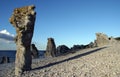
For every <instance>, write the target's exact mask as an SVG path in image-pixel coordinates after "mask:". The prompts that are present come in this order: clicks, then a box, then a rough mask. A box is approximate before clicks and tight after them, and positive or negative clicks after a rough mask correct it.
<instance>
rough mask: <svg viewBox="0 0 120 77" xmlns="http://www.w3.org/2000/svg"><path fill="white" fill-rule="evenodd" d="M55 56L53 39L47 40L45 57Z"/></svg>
mask: <svg viewBox="0 0 120 77" xmlns="http://www.w3.org/2000/svg"><path fill="white" fill-rule="evenodd" d="M55 56H56V45H55V42H54V39H53V38H48V42H47V47H46V52H45V57H55Z"/></svg>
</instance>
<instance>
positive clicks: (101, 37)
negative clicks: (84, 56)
mask: <svg viewBox="0 0 120 77" xmlns="http://www.w3.org/2000/svg"><path fill="white" fill-rule="evenodd" d="M108 44H109V38H108V36H107V35H106V34H103V33H96V45H97V46H104V45H108Z"/></svg>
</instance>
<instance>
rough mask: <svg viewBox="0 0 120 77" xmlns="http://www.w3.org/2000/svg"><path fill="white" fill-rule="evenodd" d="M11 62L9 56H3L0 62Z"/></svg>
mask: <svg viewBox="0 0 120 77" xmlns="http://www.w3.org/2000/svg"><path fill="white" fill-rule="evenodd" d="M9 62H10V59H9V57H7V56H3V57H2V60H1V62H0V64H4V63H9Z"/></svg>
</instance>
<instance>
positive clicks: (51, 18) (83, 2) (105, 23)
mask: <svg viewBox="0 0 120 77" xmlns="http://www.w3.org/2000/svg"><path fill="white" fill-rule="evenodd" d="M32 4H34V5H35V6H36V9H35V10H36V12H37V16H36V22H35V30H34V36H33V40H32V42H33V43H35V44H36V46H37V48H38V49H45V48H46V44H47V38H49V37H53V38H54V40H55V43H56V46H58V45H61V44H65V45H67V46H68V47H72V46H73V45H74V44H88V43H89V42H91V41H94V40H95V38H96V37H95V33H97V32H102V33H105V34H107V35H108V36H113V37H118V36H120V34H119V33H120V30H118V29H120V0H3V1H1V2H0V11H1V12H0V31H2V30H4V29H5V30H7V31H8V32H9V33H10V34H14V35H16V32H15V29H14V27H13V26H12V25H11V24H10V23H9V18H10V16H11V15H12V13H13V10H14V8H17V7H22V6H27V5H32ZM10 45H11V44H10ZM0 46H1V48H2V43H1V42H0ZM8 46H9V45H8ZM12 48H13V47H12ZM13 49H14V48H13Z"/></svg>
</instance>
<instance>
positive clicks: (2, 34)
mask: <svg viewBox="0 0 120 77" xmlns="http://www.w3.org/2000/svg"><path fill="white" fill-rule="evenodd" d="M0 39H2V40H6V41H14V35H13V34H10V33H9V32H8V31H7V30H1V31H0Z"/></svg>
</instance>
